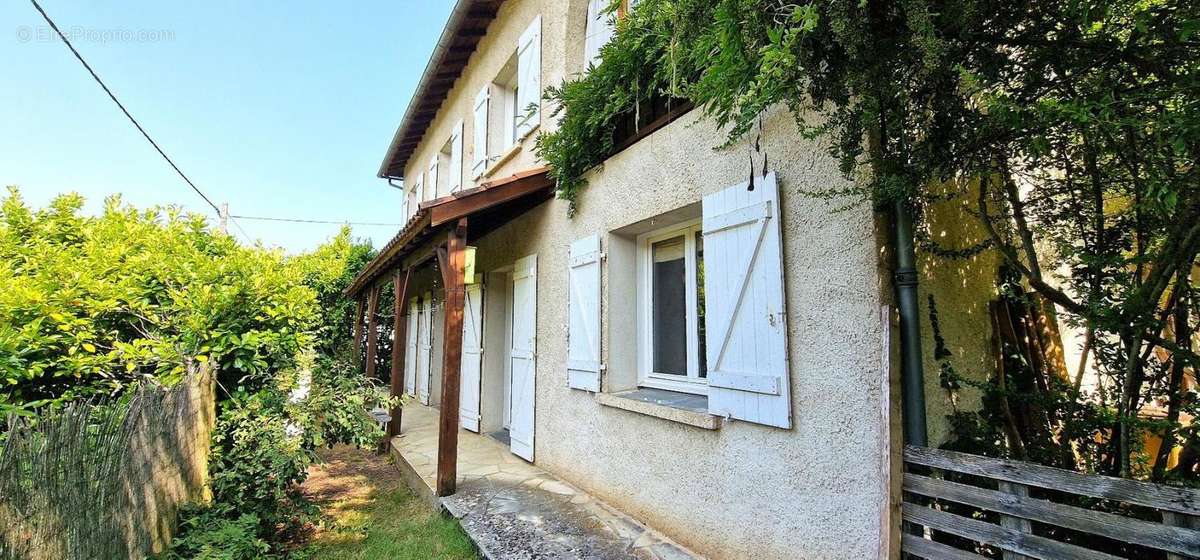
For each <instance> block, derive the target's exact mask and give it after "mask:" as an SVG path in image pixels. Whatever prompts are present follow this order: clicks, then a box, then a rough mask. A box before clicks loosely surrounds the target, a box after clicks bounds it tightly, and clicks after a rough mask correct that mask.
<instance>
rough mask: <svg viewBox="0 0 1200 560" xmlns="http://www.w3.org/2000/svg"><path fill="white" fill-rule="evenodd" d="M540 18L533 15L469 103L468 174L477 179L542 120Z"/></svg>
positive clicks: (503, 157) (508, 153)
mask: <svg viewBox="0 0 1200 560" xmlns="http://www.w3.org/2000/svg"><path fill="white" fill-rule="evenodd" d="M541 42H542V18H541V16H538V17H536V18H534V20H533V22H532V23H530V24H529V27H527V28H526V29H525V32H524V33H522V34H521V38H520V40H519V41H518V42H517V45H516V49H514V50H513V51H512V55H511V56H510V57H509V59H508V62H507V63H505V65H504V67H503V68H501V69H500V72H499V73H498V74H496V77H495V78H493V79H492V82H491V83H490V84H488V85H487V86H484V87H483V89H481V90H480V91H479V93H477V94H476V96H475V102H474V105H473V107H472V119H471V121H472V134H473V135H474V138H473V141H472V143H471V146H472V152H473V153H472V158H471V176H472V177H473V178H476V179H478V178H479V177H481V176H483V174H484V173H486V172H487V171H488V169H489V168H491V167H494V166H495V165H497V162H499V161H500V160H502V159H505V158H507V157H508V156H510V155H511V154H512V153H514V152H515V150H516V146H517V145H519V144H520V143H521V141H522V140H524V139H525V138H526V137H528V136H529V135H530V134H531V133H532V132H533V131H534V130H536V129H537V127H538V126H539V125H540V124H541V100H542V46H541Z"/></svg>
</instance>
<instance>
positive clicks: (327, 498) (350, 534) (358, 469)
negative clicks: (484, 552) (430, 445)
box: [299, 447, 478, 560]
mask: <svg viewBox="0 0 1200 560" xmlns="http://www.w3.org/2000/svg"><path fill="white" fill-rule="evenodd" d="M322 458H323V459H324V463H322V464H319V465H316V466H314V467H313V468H312V470H311V471H310V475H309V478H308V480H307V481H306V482H305V483H304V491H305V493H307V494H308V495H309V496H311V497H312V498H313V499H314V500H316V501H317V502H318V503H319V504H321V509H322V511H323V512H325V513H326V514H328V515H330V516H331V517H332V518H333V519H334V520H336V526H334V527H330V528H321V529H318V530H317V531H316V533H315V534H314V535H313V536H312V538H311V540H310V541H309V542H308V543H307V545H306V546H305V547H304V548H303V549H301V550H300V551H299V553H300V554H299V556H300V557H302V558H308V559H309V560H324V559H331V560H332V559H334V558H337V559H346V560H351V559H361V560H370V559H379V560H385V559H386V560H405V559H412V560H429V559H433V558H438V559H442V558H444V559H463V560H466V559H475V558H478V556H477V555H476V553H475V549H474V547H472V545H471V541H470V540H468V539H467V536H466V535H465V534H464V533H463V532H462V529H461V528H460V527H459V526H458V523H457V522H456V521H454V520H452V519H449V518H447V517H444V516H442V515H440V514H438V513H437V512H435V511H433V509H431V508H430V507H429V505H428V504H427V503H425V502H424V501H422V500H421V499H420V498H418V497H417V496H416V495H415V494H413V492H412V491H411V490H409V489H408V487H407V486H405V485H404V482H403V481H401V480H400V473H399V472H398V471H397V470H396V467H395V466H393V465H392V464H391V461H390V459H389V458H388V457H380V456H377V455H373V454H371V453H369V452H365V451H360V450H356V449H351V448H347V447H338V448H336V449H332V450H328V451H326V452H324V453H323V454H322Z"/></svg>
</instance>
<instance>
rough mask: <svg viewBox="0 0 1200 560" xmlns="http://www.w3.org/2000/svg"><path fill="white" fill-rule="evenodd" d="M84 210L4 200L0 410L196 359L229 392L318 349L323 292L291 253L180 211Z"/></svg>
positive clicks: (117, 384)
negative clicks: (241, 241)
mask: <svg viewBox="0 0 1200 560" xmlns="http://www.w3.org/2000/svg"><path fill="white" fill-rule="evenodd" d="M82 205H83V198H82V197H80V196H78V195H74V194H67V195H62V196H59V197H57V198H55V199H54V200H53V201H52V202H51V203H50V205H49V206H48V207H46V208H44V209H41V210H37V211H33V210H31V209H30V208H28V207H27V206H26V205H25V204H24V202H23V201H22V199H21V197H20V195H19V193H18V192H17V190H16V189H15V188H10V189H9V195H8V196H7V197H6V198H4V199H3V201H0V413H10V412H19V411H24V412H26V413H28V412H29V411H31V410H34V409H36V408H38V407H39V406H43V405H47V404H53V403H56V402H65V401H68V400H71V399H74V398H78V397H87V396H91V395H95V394H98V393H115V392H117V391H119V390H120V389H121V387H123V386H124V385H125V384H127V383H128V382H129V381H131V380H134V379H137V378H139V377H143V376H154V377H157V378H159V380H160V381H170V380H171V378H172V377H177V376H179V375H181V374H182V373H183V364H184V361H185V359H186V357H187V356H194V357H195V358H196V359H197V360H199V361H213V362H216V363H217V368H216V370H217V371H219V372H220V375H221V377H220V379H219V381H221V387H222V388H229V387H233V386H236V385H242V386H244V387H248V388H253V387H256V386H262V385H263V384H264V383H266V382H267V380H268V379H269V378H270V376H271V374H272V373H274V372H277V371H280V370H282V369H284V368H287V367H289V366H290V365H292V364H293V363H294V358H295V356H296V355H297V354H298V352H299V351H300V350H301V349H303V348H307V347H309V346H311V344H312V340H313V338H312V336H313V335H312V331H313V329H314V327H315V321H316V319H317V305H316V297H315V294H314V292H313V290H312V289H311V288H310V287H308V286H307V285H305V283H304V280H305V276H304V274H303V272H304V271H305V270H306V269H304V268H302V267H300V266H296V265H294V264H293V263H292V262H291V261H290V260H289V259H287V258H286V257H285V256H284V255H283V254H282V252H279V251H268V250H265V249H262V248H259V247H242V246H239V245H237V243H235V242H234V240H233V239H232V238H230V237H229V236H226V235H223V234H220V233H214V232H211V231H209V230H208V229H207V224H206V222H205V220H204V219H203V218H202V217H199V216H195V215H187V214H183V213H181V212H180V211H178V210H177V209H173V208H166V209H162V208H153V209H150V210H137V209H134V208H132V207H130V206H128V205H125V204H122V203H121V200H120V198H119V197H111V198H109V199H108V200H107V201H106V202H105V205H104V209H103V211H102V212H101V214H100V215H99V216H94V217H93V216H83V215H81V214H80V209H81V208H82Z"/></svg>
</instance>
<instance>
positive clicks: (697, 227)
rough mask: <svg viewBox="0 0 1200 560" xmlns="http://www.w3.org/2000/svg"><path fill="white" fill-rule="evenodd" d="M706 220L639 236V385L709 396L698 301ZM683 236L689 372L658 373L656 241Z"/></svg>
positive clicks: (682, 223)
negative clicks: (701, 238) (703, 372)
mask: <svg viewBox="0 0 1200 560" xmlns="http://www.w3.org/2000/svg"><path fill="white" fill-rule="evenodd" d="M703 229H704V228H703V220H702V219H701V218H694V219H690V220H685V221H682V222H677V223H674V224H671V225H669V226H666V227H662V228H659V229H656V230H653V231H649V232H646V233H643V234H641V235H639V236H638V237H637V262H638V278H637V309H636V314H637V320H638V324H639V326H640V328H639V338H638V345H637V346H638V347H637V357H638V375H637V377H638V386H639V387H650V388H655V389H663V390H667V391H676V392H680V393H692V394H697V395H705V396H707V395H708V379H707V378H706V377H700V361H701V360H700V355H699V351H700V342H701V341H700V329H699V310H698V308H697V300H698V299H699V290H698V286H697V281H698V280H697V266H696V265H697V262H696V238H697V236H698V234H701V233H702V231H703ZM681 235H682V236H683V243H684V249H683V251H684V290H685V293H686V302H685V306H686V311H685V323H686V325H685V328H686V329H687V331H686V335H687V336H686V342H687V351H686V355H687V372H686V375H684V376H680V375H676V374H670V373H660V372H655V371H654V370H653V369H654V354H653V345H654V318H653V317H652V312H653V307H652V304H653V298H654V293H653V288H654V282H653V274H654V262H653V259H654V254H653V251H652V249H651V247H652V246H653V245H654V243H657V242H659V241H664V240H667V239H671V238H674V237H679V236H681Z"/></svg>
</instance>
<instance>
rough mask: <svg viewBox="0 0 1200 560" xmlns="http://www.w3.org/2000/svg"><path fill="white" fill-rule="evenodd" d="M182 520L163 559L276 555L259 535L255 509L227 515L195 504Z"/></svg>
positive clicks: (255, 559) (242, 559)
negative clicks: (249, 511) (234, 516)
mask: <svg viewBox="0 0 1200 560" xmlns="http://www.w3.org/2000/svg"><path fill="white" fill-rule="evenodd" d="M180 517H181V518H182V519H183V522H182V523H180V526H179V534H178V535H177V536H176V537H175V539H174V540H173V541H171V550H169V551H168V552H166V553H165V554H163V555H162V558H163V560H259V559H268V558H276V557H278V555H276V554H272V553H271V545H270V544H269V543H267V541H265V540H263V539H262V538H259V536H258V527H259V525H260V520H259V518H258V516H257V515H255V514H253V513H246V514H243V515H240V516H238V517H237V518H235V519H228V518H226V517H223V516H221V515H219V514H218V513H217V512H216V511H213V510H210V509H203V508H192V509H187V510H184V511H182V512H180Z"/></svg>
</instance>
